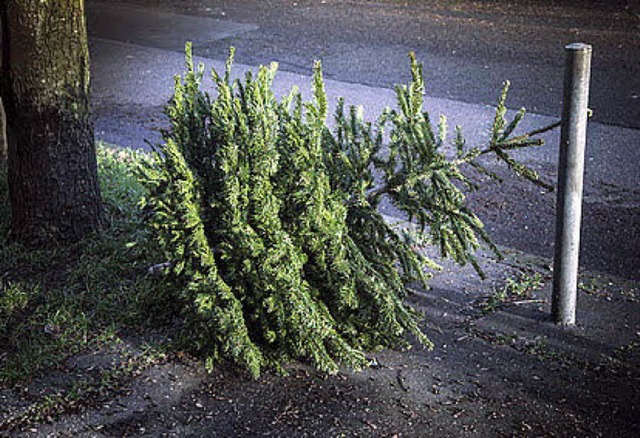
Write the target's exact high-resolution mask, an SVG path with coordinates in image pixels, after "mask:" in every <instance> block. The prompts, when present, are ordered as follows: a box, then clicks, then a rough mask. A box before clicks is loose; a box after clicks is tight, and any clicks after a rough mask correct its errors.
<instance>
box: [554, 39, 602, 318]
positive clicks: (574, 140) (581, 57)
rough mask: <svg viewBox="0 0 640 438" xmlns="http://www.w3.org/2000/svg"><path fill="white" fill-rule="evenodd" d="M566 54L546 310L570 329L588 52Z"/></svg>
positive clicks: (583, 47) (578, 49)
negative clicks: (549, 295) (550, 281)
mask: <svg viewBox="0 0 640 438" xmlns="http://www.w3.org/2000/svg"><path fill="white" fill-rule="evenodd" d="M565 52H566V65H565V77H564V104H563V110H562V130H561V134H560V160H559V163H558V195H557V196H558V197H557V202H556V242H555V258H554V274H553V297H552V306H551V307H552V313H553V320H554V322H555V323H556V324H562V325H573V324H575V322H576V296H577V291H578V256H579V253H580V221H581V218H582V186H583V176H584V153H585V145H586V140H587V116H588V114H587V112H588V102H589V76H590V73H591V52H592V48H591V46H590V45H588V44H582V43H573V44H569V45H568V46H566V47H565Z"/></svg>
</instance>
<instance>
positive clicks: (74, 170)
mask: <svg viewBox="0 0 640 438" xmlns="http://www.w3.org/2000/svg"><path fill="white" fill-rule="evenodd" d="M0 4H1V5H2V6H0V7H1V8H2V9H1V10H0V13H1V14H2V20H3V26H2V31H3V44H2V46H3V61H2V69H3V86H2V100H3V102H4V106H5V112H6V121H7V128H8V129H7V133H8V155H9V159H8V165H9V171H8V173H9V176H8V178H9V197H10V202H11V215H12V218H11V224H12V233H13V235H14V236H15V237H16V238H17V239H19V240H21V241H23V242H26V243H36V244H40V243H49V242H53V241H64V242H68V241H75V240H79V239H81V238H82V237H84V236H86V235H87V234H89V233H91V232H93V231H95V230H96V229H98V228H99V227H100V225H101V223H102V208H101V201H100V190H99V186H98V179H97V165H96V154H95V145H94V137H93V122H92V118H91V112H90V101H89V53H88V46H87V32H86V23H85V17H84V0H2V2H0Z"/></svg>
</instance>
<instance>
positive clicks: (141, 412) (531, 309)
mask: <svg viewBox="0 0 640 438" xmlns="http://www.w3.org/2000/svg"><path fill="white" fill-rule="evenodd" d="M522 187H524V186H522ZM522 187H521V188H522ZM509 193H510V192H509V191H507V192H506V194H507V195H506V196H504V197H500V198H498V197H497V196H496V195H495V193H494V194H491V193H490V192H487V193H483V192H481V193H479V194H478V195H477V196H476V198H475V199H474V200H473V202H474V203H477V204H478V206H482V205H484V204H486V205H487V206H489V205H492V206H493V207H492V208H491V209H489V208H488V207H487V210H486V211H485V217H486V218H488V219H489V222H491V221H492V220H496V219H495V218H493V219H492V215H493V216H495V217H504V216H505V215H507V216H509V214H508V213H509V212H511V214H512V215H516V214H517V210H516V209H514V207H513V206H512V205H511V204H512V203H513V202H514V201H516V199H515V194H518V197H517V201H518V202H521V201H522V195H523V193H526V190H525V189H522V190H514V193H512V195H511V196H509ZM495 205H503V207H504V208H505V210H504V212H502V213H499V210H500V209H499V208H498V209H496V207H495ZM528 211H533V210H528ZM542 219H544V218H542ZM504 220H506V219H504ZM504 252H505V256H506V257H505V259H504V260H502V261H498V260H496V258H495V257H493V256H489V255H483V256H482V257H481V259H482V264H483V267H484V268H485V270H486V274H487V276H488V279H487V280H485V281H482V280H480V279H479V277H478V276H477V275H476V274H475V273H474V272H473V270H472V269H471V268H470V267H466V268H463V269H460V268H456V267H454V266H449V265H445V269H444V270H443V271H442V272H441V273H439V274H437V275H436V276H435V278H434V280H433V282H432V288H431V289H430V290H414V294H413V295H412V296H411V298H410V301H411V303H412V304H413V305H414V306H416V307H417V308H419V309H420V310H422V311H424V312H425V315H426V318H425V322H424V325H423V327H424V330H425V332H426V333H427V334H428V335H429V337H430V338H431V339H432V340H433V341H434V342H435V345H436V346H435V349H434V350H433V351H427V350H425V349H422V348H415V349H412V350H409V351H381V352H377V353H374V354H371V355H370V363H371V367H370V368H369V369H366V370H364V371H360V372H354V371H350V370H343V371H342V372H340V373H339V374H338V375H336V376H323V375H320V374H318V373H316V372H315V371H313V370H311V369H309V368H307V367H306V366H304V365H301V364H292V365H291V366H290V368H289V375H288V376H281V375H278V374H275V373H269V372H268V373H265V374H264V375H263V376H261V377H260V378H259V379H257V380H253V379H251V378H250V377H249V376H247V375H245V374H242V373H238V372H237V371H234V370H233V369H227V368H224V367H222V368H217V369H215V370H214V371H213V372H211V373H207V372H206V371H205V370H204V367H203V365H202V364H201V363H200V362H198V361H197V360H193V359H191V358H188V357H186V356H175V355H174V356H171V357H159V358H158V359H157V360H152V361H150V362H148V364H147V365H146V366H142V367H139V368H136V369H133V370H128V371H126V368H127V366H126V364H127V363H128V361H130V360H131V358H135V357H138V356H140V355H141V354H142V351H143V349H144V345H145V344H144V343H145V342H147V341H149V340H150V339H152V338H153V335H152V334H139V333H138V334H135V336H134V335H131V336H129V337H128V338H127V339H128V341H127V342H125V343H124V344H122V345H120V346H118V347H116V348H113V347H112V348H111V349H109V350H100V351H89V352H83V353H82V354H79V355H77V356H74V357H71V358H69V359H68V360H67V361H66V364H65V365H64V366H63V367H61V368H59V369H55V370H52V371H51V372H50V373H49V374H47V375H45V376H43V377H42V378H40V379H37V380H35V381H32V382H29V383H28V384H26V385H25V386H19V387H14V388H4V389H1V390H0V435H4V436H154V437H155V436H246V437H251V436H279V437H292V436H322V437H336V436H380V437H394V436H396V437H401V436H404V437H426V436H433V437H444V436H456V437H457V436H462V437H464V436H487V437H489V436H491V437H494V436H509V437H512V436H527V437H529V436H556V437H565V436H567V437H568V436H580V437H583V436H602V437H608V436H617V437H626V436H628V437H632V436H639V435H640V283H638V282H637V281H633V280H629V279H624V278H622V277H615V276H611V275H605V274H596V273H594V272H588V271H585V272H583V273H582V275H581V284H582V287H581V290H580V294H579V311H578V325H577V326H576V327H573V328H564V329H563V328H559V327H556V326H555V325H553V324H552V323H551V321H550V319H549V307H550V295H551V276H552V272H551V271H550V260H549V259H548V258H544V257H539V256H533V255H528V254H525V253H522V252H519V251H515V250H510V249H507V248H505V250H504ZM534 278H539V279H540V281H541V284H540V285H539V286H538V287H536V286H535V284H534V283H535V282H534V281H533V280H532V279H534ZM507 279H511V280H512V284H511V289H509V288H508V287H507V286H506V285H507V284H508V280H507ZM520 286H522V289H518V288H519V287H520ZM528 286H533V287H532V288H529V287H528ZM505 288H506V289H505ZM525 289H526V290H525ZM529 289H532V290H529ZM507 290H508V291H509V293H508V294H507V297H506V298H505V297H504V296H503V297H502V298H499V296H498V293H499V292H500V291H507ZM517 290H522V291H524V292H522V294H520V295H514V293H513V292H514V291H517ZM496 298H499V299H496ZM113 370H121V371H122V370H125V371H122V372H121V374H117V372H115V373H112V371H113ZM112 375H115V376H116V377H118V376H119V377H118V378H114V382H116V383H114V384H113V385H111V384H110V383H109V382H111V381H110V380H108V379H107V378H110V377H112ZM105 376H106V377H105ZM92 379H93V380H92ZM97 379H102V380H103V381H104V380H105V379H107V380H108V381H107V383H106V384H101V385H97V387H98V388H99V390H97V391H93V392H85V395H84V396H79V397H77V398H74V397H70V396H66V398H65V397H63V398H62V399H61V398H60V397H59V394H61V393H66V394H69V393H73V390H71V391H70V390H69V389H70V388H77V387H78V385H77V382H78V381H93V382H95V381H96V380H97ZM80 387H82V385H80ZM57 394H58V395H57ZM56 397H57V398H56ZM47 400H49V401H50V402H49V404H50V405H56V406H58V408H59V409H58V410H57V411H55V410H53V411H46V410H44V409H43V407H46V406H47ZM51 400H57V402H52V401H51ZM61 400H62V401H61ZM44 411H46V412H54V413H55V412H58V413H57V414H46V415H44V416H42V415H41V417H43V418H38V413H39V412H44ZM29 418H31V419H36V421H25V419H29ZM16 419H18V420H16Z"/></svg>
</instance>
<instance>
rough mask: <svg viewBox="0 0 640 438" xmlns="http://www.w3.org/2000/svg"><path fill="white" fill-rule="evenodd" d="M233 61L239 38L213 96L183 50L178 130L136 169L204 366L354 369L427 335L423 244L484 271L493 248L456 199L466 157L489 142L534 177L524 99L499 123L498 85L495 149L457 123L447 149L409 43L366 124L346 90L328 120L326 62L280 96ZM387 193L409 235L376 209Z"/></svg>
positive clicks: (463, 186) (268, 71)
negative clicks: (421, 292) (387, 105)
mask: <svg viewBox="0 0 640 438" xmlns="http://www.w3.org/2000/svg"><path fill="white" fill-rule="evenodd" d="M232 61H233V50H232V51H231V54H230V57H229V59H228V61H227V65H226V70H225V72H224V74H223V75H220V74H219V73H218V72H216V71H213V72H212V75H213V80H214V82H215V86H216V89H217V93H216V96H215V98H212V97H211V96H210V95H209V94H207V93H205V92H203V91H202V90H201V89H200V86H201V81H202V80H203V76H204V71H203V70H204V68H203V67H202V66H200V67H198V68H196V67H194V64H193V58H192V55H191V48H190V46H187V62H186V65H187V71H186V73H185V75H184V77H182V78H181V77H177V78H176V82H175V94H174V96H173V98H172V100H171V102H170V104H169V105H168V107H167V109H166V113H167V114H168V116H169V118H170V121H171V128H170V129H169V130H168V131H167V132H165V133H164V140H165V142H164V144H162V145H160V146H159V147H158V148H157V152H156V154H155V156H154V157H153V158H152V159H150V160H149V161H148V162H147V164H146V165H145V166H143V169H142V174H143V180H144V181H145V184H146V186H147V187H148V189H149V195H148V196H147V197H146V200H145V201H144V202H145V204H146V206H147V208H148V209H149V210H150V211H151V212H152V214H151V217H150V224H151V226H152V227H153V228H154V229H155V231H156V233H155V235H156V236H157V239H158V240H159V242H160V244H161V247H162V248H163V250H164V252H165V256H166V258H167V260H169V262H170V263H168V264H167V265H168V266H169V267H168V268H167V272H166V273H165V274H166V275H165V277H164V281H165V282H166V283H168V284H169V285H170V288H169V289H170V290H172V291H175V292H174V294H175V295H174V296H173V297H172V299H174V300H176V302H178V303H179V305H180V307H181V309H182V311H183V312H184V315H185V316H186V320H187V321H188V327H189V336H190V339H191V341H192V345H193V346H195V347H196V348H197V349H198V350H199V351H201V352H203V353H204V354H206V356H207V357H208V358H209V364H212V363H214V362H215V361H216V360H218V359H230V360H232V361H234V362H235V363H237V364H240V365H242V366H243V367H245V368H246V369H248V370H249V371H250V372H251V373H252V374H253V375H254V376H257V375H258V374H259V373H260V370H261V369H262V368H263V367H265V366H270V367H276V368H280V367H281V366H282V364H283V363H285V362H287V361H290V360H304V361H309V362H310V363H311V364H313V365H314V366H315V367H317V368H318V369H320V370H322V371H325V372H335V371H337V368H338V364H339V363H341V364H345V365H348V366H351V367H355V368H360V367H363V366H365V365H366V361H365V356H364V353H363V352H364V351H366V350H371V349H376V348H380V347H397V346H406V345H408V340H407V338H408V335H413V336H415V337H416V338H417V339H418V341H419V342H420V343H422V344H423V345H425V346H426V347H431V342H430V341H429V340H428V338H427V337H426V336H425V335H424V334H423V333H422V331H421V330H420V327H419V322H420V318H421V315H420V314H419V313H418V312H416V311H415V310H413V309H411V308H410V307H408V306H407V305H405V304H404V303H403V298H404V297H405V296H406V292H405V285H406V284H407V283H409V282H420V283H422V284H425V285H426V281H427V280H428V278H429V274H428V272H429V270H433V269H437V268H438V266H437V264H436V263H435V262H433V261H432V260H429V259H428V258H426V257H425V256H424V255H423V254H421V252H420V251H419V249H418V248H417V246H416V242H417V241H421V242H422V241H426V242H428V243H430V244H432V245H435V246H437V248H439V252H440V254H441V255H442V256H443V257H451V258H453V259H454V260H455V261H456V262H457V263H459V264H461V265H464V264H466V263H472V264H473V265H474V266H475V267H476V269H477V270H478V271H479V272H480V267H479V266H478V263H477V262H476V260H475V258H474V255H473V254H474V252H475V250H476V249H477V248H478V247H479V246H480V244H481V243H485V244H487V245H488V246H489V247H490V248H492V249H493V250H494V251H495V252H496V253H497V249H496V248H495V246H494V245H493V244H492V243H491V240H490V239H489V236H488V235H487V234H486V232H485V230H484V229H483V225H482V223H481V221H480V220H479V219H478V217H477V216H476V215H475V214H474V213H473V212H472V211H471V210H470V209H469V208H468V207H467V206H466V205H465V195H464V191H463V190H473V189H475V188H476V187H475V186H474V184H473V183H472V182H471V181H470V180H469V179H468V178H467V177H466V176H465V175H464V174H463V173H462V171H461V167H462V166H464V165H470V166H473V167H475V168H476V169H478V170H479V171H480V172H484V173H489V172H487V171H486V170H485V169H484V168H483V167H482V166H480V164H478V163H477V162H476V161H475V160H476V159H477V158H478V157H479V156H481V155H486V154H494V155H495V156H496V157H498V158H499V159H502V160H503V161H505V162H506V163H507V164H508V165H509V166H510V167H511V168H512V169H513V170H514V171H516V172H517V173H519V174H521V175H522V176H524V177H525V178H528V179H531V180H532V181H538V177H537V175H536V174H535V172H533V171H532V170H530V169H528V168H527V167H525V166H523V165H522V164H520V163H518V162H517V161H515V160H514V159H512V158H511V157H510V156H509V155H508V151H509V150H512V149H518V148H523V147H528V146H533V145H540V144H542V141H541V140H540V139H536V138H532V137H531V136H530V135H528V134H527V135H521V136H517V137H514V136H513V131H514V129H515V128H516V126H517V125H518V123H519V122H520V120H521V119H522V116H523V115H524V111H520V112H519V113H518V114H517V115H516V117H515V118H514V119H513V121H512V122H511V123H509V124H507V122H506V121H505V111H506V110H505V106H504V100H505V98H506V92H507V86H505V88H504V90H503V93H502V96H501V98H500V101H499V105H498V109H497V112H496V117H495V120H494V123H493V129H492V135H491V140H490V143H489V146H488V147H487V148H486V149H483V150H480V149H476V148H467V147H466V146H465V141H464V139H463V137H462V134H461V131H460V129H457V130H456V135H455V138H454V139H453V144H454V145H455V148H454V153H453V156H449V155H452V154H449V155H447V154H446V153H445V143H446V133H447V126H446V120H445V119H444V118H441V119H440V123H439V125H438V127H437V129H434V127H433V125H432V123H431V121H430V119H429V116H428V114H427V113H426V112H424V111H423V94H424V84H423V78H422V66H421V65H420V64H419V63H418V62H416V59H415V57H414V56H413V55H411V72H412V75H413V79H412V81H411V83H410V84H408V85H402V86H397V87H396V89H395V90H396V93H397V103H398V109H397V110H386V111H385V112H384V113H383V114H382V115H380V117H379V118H378V120H377V122H376V123H375V124H371V123H369V122H366V121H365V120H363V117H362V111H361V110H359V109H358V108H355V107H350V108H345V105H344V102H343V101H339V103H338V108H337V111H336V113H335V128H334V129H330V128H329V127H328V126H327V121H326V119H327V111H328V110H327V107H328V105H327V98H326V94H325V90H324V83H323V79H322V71H321V68H320V64H319V63H317V64H316V65H315V69H314V75H313V99H312V100H311V101H308V102H306V101H303V99H302V97H301V94H300V93H299V92H298V91H297V90H295V89H294V90H292V91H291V93H290V94H289V95H287V96H286V97H284V98H282V99H281V100H278V99H276V97H275V96H274V93H273V91H272V82H273V79H274V75H275V74H276V68H277V66H276V64H272V65H271V66H270V67H264V66H263V67H260V68H259V70H258V72H257V74H255V75H254V74H251V73H248V74H247V75H246V77H245V78H244V80H238V81H232V80H231V65H232ZM385 132H386V133H388V134H385ZM383 197H387V198H388V199H389V200H390V201H391V203H392V204H393V205H394V206H395V208H396V209H398V210H399V211H400V212H403V213H405V214H406V215H407V216H408V217H409V218H410V219H411V220H412V221H414V222H415V223H416V224H417V225H418V229H419V231H418V233H409V232H407V231H406V230H405V231H403V230H400V229H394V227H393V226H392V225H390V224H389V223H387V222H386V221H385V220H384V218H383V216H382V215H381V214H380V213H379V212H378V209H377V207H378V205H379V203H380V202H381V200H382V199H383Z"/></svg>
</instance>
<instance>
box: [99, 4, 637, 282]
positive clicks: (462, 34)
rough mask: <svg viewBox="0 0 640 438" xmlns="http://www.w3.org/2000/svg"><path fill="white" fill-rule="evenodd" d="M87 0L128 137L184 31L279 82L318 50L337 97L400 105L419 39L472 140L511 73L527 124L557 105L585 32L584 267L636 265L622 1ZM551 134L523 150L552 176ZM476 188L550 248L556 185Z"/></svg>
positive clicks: (211, 59) (115, 121) (483, 128)
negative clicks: (588, 62) (545, 190)
mask: <svg viewBox="0 0 640 438" xmlns="http://www.w3.org/2000/svg"><path fill="white" fill-rule="evenodd" d="M521 3H523V2H521ZM532 4H533V3H532ZM585 5H586V6H585ZM87 7H88V25H89V32H90V35H91V41H90V44H91V51H92V69H93V72H92V74H93V80H94V90H93V91H94V93H93V97H94V107H95V112H96V115H97V123H96V126H97V136H98V138H101V139H104V140H106V141H109V142H112V143H116V144H120V145H124V146H134V147H140V146H143V145H144V143H143V140H149V141H151V142H152V143H153V142H156V141H158V140H159V134H158V132H157V129H158V128H159V127H161V126H162V125H163V123H164V122H163V117H162V107H163V105H164V104H165V103H166V101H167V99H168V98H169V96H170V93H171V86H172V84H173V79H172V77H173V75H174V74H176V73H180V72H181V71H182V63H183V54H182V51H183V46H184V41H185V40H187V39H188V40H192V41H193V43H194V51H195V53H196V55H199V56H198V57H197V58H198V59H197V61H198V62H204V63H206V64H207V66H208V68H210V67H215V68H217V69H221V68H222V65H223V62H224V59H225V58H226V54H227V51H228V48H229V46H231V45H233V46H235V47H236V48H237V56H236V61H237V63H238V64H239V65H238V66H237V70H236V71H237V72H238V73H242V72H243V71H246V70H247V69H250V68H252V67H255V66H256V65H258V64H264V63H268V62H271V61H277V62H278V63H279V64H280V71H281V73H279V74H278V77H277V83H276V86H277V87H278V90H279V92H280V93H283V92H285V91H286V90H288V89H289V88H290V86H291V85H293V84H296V85H301V86H303V87H305V86H307V87H308V83H309V77H308V75H309V73H310V71H311V70H310V67H311V65H312V64H313V60H314V59H317V58H320V59H321V60H322V61H323V66H324V71H325V77H326V78H328V80H327V91H328V92H329V95H330V99H331V101H333V100H334V99H335V97H336V96H345V97H346V98H347V101H348V102H351V103H357V104H364V105H365V108H368V109H369V116H373V115H375V114H376V113H379V111H380V110H381V109H382V108H383V107H384V106H386V105H393V103H394V96H393V92H392V90H391V87H392V86H393V84H395V83H399V82H406V81H407V80H408V79H409V77H408V74H409V66H408V60H407V59H406V53H407V52H408V51H410V50H415V51H416V53H417V54H418V57H419V58H420V59H421V60H423V62H424V64H425V68H426V77H427V83H428V84H427V95H428V96H429V99H428V101H427V107H428V108H429V110H430V111H431V112H432V114H447V115H448V116H449V117H450V119H449V120H450V126H453V125H454V124H456V123H460V124H462V126H463V128H464V132H465V134H466V136H467V138H468V139H469V140H470V141H471V142H472V143H473V144H478V142H479V141H481V140H482V137H483V136H486V132H487V129H488V126H487V121H490V120H491V117H492V116H491V113H492V109H491V108H490V105H491V104H493V103H494V102H495V100H496V96H497V94H498V92H499V88H500V84H501V82H502V80H504V79H507V78H508V79H510V80H511V81H512V83H513V85H512V89H511V90H512V92H511V94H510V98H509V101H508V106H509V107H510V108H514V109H517V108H519V107H520V106H525V107H527V108H528V110H529V111H530V112H533V114H531V115H529V116H528V120H529V122H527V123H529V126H530V127H540V126H544V125H546V124H548V123H550V122H553V121H556V120H557V117H558V115H559V113H560V105H561V94H562V75H563V62H564V59H563V57H564V54H563V46H564V44H565V43H567V42H570V41H575V40H577V39H578V38H577V37H578V36H579V37H580V38H579V39H580V40H582V41H585V42H588V43H591V44H593V45H594V51H595V57H594V71H593V82H592V93H591V105H590V106H591V107H592V108H593V109H594V113H595V116H594V117H593V118H592V119H591V123H590V127H589V145H588V148H587V163H586V164H587V166H586V176H585V178H586V189H585V190H586V193H585V195H586V197H585V207H584V212H585V216H584V228H583V230H584V231H583V249H582V261H583V264H584V266H585V267H587V268H588V269H591V270H596V271H601V272H607V273H611V274H615V275H619V276H623V277H626V278H638V275H640V172H638V170H637V166H638V164H637V163H638V162H640V130H638V128H640V126H639V125H640V117H639V115H640V113H639V111H638V107H639V105H640V99H638V98H637V95H638V94H640V86H639V81H640V71H639V70H640V67H639V65H638V62H637V60H639V59H640V44H638V42H639V41H638V37H639V35H640V30H639V29H638V23H639V19H638V16H637V15H634V10H633V9H630V8H625V7H624V4H623V5H617V6H616V5H615V4H614V3H613V2H607V3H601V4H598V3H595V2H575V3H570V2H559V1H557V2H552V1H550V0H540V1H537V2H535V3H534V4H533V6H532V5H529V3H527V5H524V6H523V5H519V6H518V7H516V6H515V2H505V1H493V2H470V1H455V2H454V1H453V0H451V1H449V0H443V1H414V2H396V1H392V0H388V1H384V2H375V3H374V2H370V1H360V2H344V1H334V0H313V1H311V0H309V1H299V2H291V1H286V2H285V1H278V2H275V1H268V0H260V1H258V0H237V1H233V2H222V1H213V0H184V1H181V2H177V1H169V0H127V2H126V4H124V3H114V2H110V3H106V2H97V1H93V0H88V1H87ZM614 48H616V49H615V50H614ZM547 141H548V145H549V146H548V147H546V148H542V149H536V150H532V151H527V152H525V153H524V154H523V155H521V156H520V157H519V158H520V159H524V160H525V161H527V162H528V163H529V164H530V165H532V166H534V167H535V168H536V169H537V170H538V171H540V172H541V173H542V174H543V175H545V176H546V177H548V178H551V180H553V178H554V177H555V166H556V160H557V144H558V132H557V131H555V132H552V133H550V134H549V135H548V136H547ZM471 201H472V202H473V203H474V208H476V210H477V211H478V212H479V214H481V217H482V219H483V220H484V221H485V223H486V225H487V227H488V229H489V231H490V232H491V234H492V235H493V236H494V237H495V238H496V240H497V242H499V243H501V244H503V245H506V246H509V247H513V248H518V249H521V250H524V251H527V252H530V253H534V254H538V255H542V256H545V257H549V256H551V255H552V253H553V227H554V223H553V221H554V211H553V210H554V205H555V197H554V195H553V194H551V195H540V192H539V191H538V190H536V189H535V188H534V187H532V186H530V185H522V184H521V183H520V182H518V181H515V180H508V183H507V184H506V185H503V186H502V187H501V188H498V187H494V186H488V187H487V188H486V189H485V190H484V191H483V192H481V193H480V194H479V195H478V196H475V197H473V198H472V200H471ZM389 214H393V212H392V211H390V212H389Z"/></svg>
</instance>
